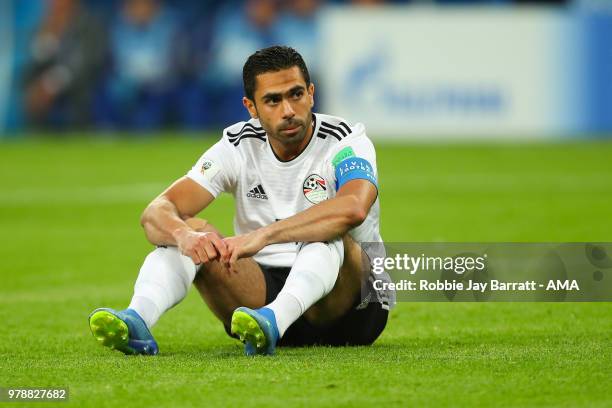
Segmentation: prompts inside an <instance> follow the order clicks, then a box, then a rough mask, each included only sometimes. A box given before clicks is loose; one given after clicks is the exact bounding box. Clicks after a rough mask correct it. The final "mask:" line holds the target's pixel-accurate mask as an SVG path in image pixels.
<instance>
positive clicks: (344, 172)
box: [336, 157, 378, 191]
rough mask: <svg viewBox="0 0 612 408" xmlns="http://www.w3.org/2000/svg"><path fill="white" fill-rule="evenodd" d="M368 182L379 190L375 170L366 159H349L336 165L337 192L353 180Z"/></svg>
mask: <svg viewBox="0 0 612 408" xmlns="http://www.w3.org/2000/svg"><path fill="white" fill-rule="evenodd" d="M357 179H363V180H368V181H369V182H371V183H372V184H374V187H376V188H377V189H378V181H377V180H376V175H375V174H374V168H373V167H372V165H371V164H370V162H368V161H367V160H366V159H363V158H361V157H349V158H347V159H344V160H342V161H341V162H340V163H338V164H337V165H336V191H337V190H338V189H340V187H342V186H343V185H345V184H346V183H348V182H349V181H351V180H357Z"/></svg>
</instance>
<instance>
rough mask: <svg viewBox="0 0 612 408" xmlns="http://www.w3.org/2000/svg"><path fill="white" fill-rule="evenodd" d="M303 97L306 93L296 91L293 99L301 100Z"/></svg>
mask: <svg viewBox="0 0 612 408" xmlns="http://www.w3.org/2000/svg"><path fill="white" fill-rule="evenodd" d="M303 95H304V91H296V92H294V93H293V97H294V98H295V99H299V98H301V97H302V96H303Z"/></svg>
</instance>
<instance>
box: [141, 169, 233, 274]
mask: <svg viewBox="0 0 612 408" xmlns="http://www.w3.org/2000/svg"><path fill="white" fill-rule="evenodd" d="M214 199H215V197H214V196H213V195H212V194H211V193H210V192H208V191H207V190H206V189H204V188H202V187H201V186H200V185H199V184H197V183H196V182H195V181H193V180H191V179H190V178H188V177H182V178H180V179H179V180H177V181H175V182H174V183H173V184H172V185H171V186H170V187H168V189H166V191H164V192H163V193H162V194H160V195H159V196H158V197H157V198H155V199H154V200H153V201H152V202H151V203H150V204H149V205H148V206H147V208H146V209H145V210H144V212H143V214H142V217H141V219H140V223H141V225H142V226H143V228H144V230H145V235H146V237H147V239H148V240H149V242H151V243H152V244H153V245H170V246H177V247H178V248H179V250H180V251H181V253H182V254H183V255H186V256H189V257H190V258H191V259H192V260H193V262H194V263H196V264H200V263H205V262H208V261H210V260H212V259H215V258H216V257H217V256H218V253H220V254H221V255H222V256H224V255H226V254H227V252H226V251H227V249H226V245H225V243H224V242H223V240H221V238H220V237H219V236H218V235H216V234H214V233H205V232H198V231H196V230H194V229H193V228H192V227H191V226H189V225H188V223H187V222H185V220H187V219H188V218H191V217H194V216H195V215H196V214H198V213H199V212H200V211H202V210H203V209H204V208H206V207H207V206H208V205H209V204H210V203H211V202H212V201H213V200H214Z"/></svg>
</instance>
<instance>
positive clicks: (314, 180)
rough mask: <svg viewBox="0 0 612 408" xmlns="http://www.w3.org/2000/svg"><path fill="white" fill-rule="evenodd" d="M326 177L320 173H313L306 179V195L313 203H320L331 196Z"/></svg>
mask: <svg viewBox="0 0 612 408" xmlns="http://www.w3.org/2000/svg"><path fill="white" fill-rule="evenodd" d="M326 184H327V183H326V182H325V179H324V178H323V177H321V176H319V175H318V174H311V175H309V176H308V177H306V180H304V186H303V191H304V197H306V199H307V200H308V201H310V202H311V203H313V204H319V203H320V202H321V201H325V200H327V199H328V198H329V196H328V192H327V185H326Z"/></svg>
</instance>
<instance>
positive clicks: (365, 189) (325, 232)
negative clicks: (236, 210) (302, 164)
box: [224, 179, 377, 263]
mask: <svg viewBox="0 0 612 408" xmlns="http://www.w3.org/2000/svg"><path fill="white" fill-rule="evenodd" d="M376 196H377V189H376V187H375V186H374V184H372V183H371V182H369V181H367V180H363V179H356V180H351V181H349V182H347V183H346V184H344V185H343V186H342V187H340V189H339V190H338V193H337V194H336V197H334V198H332V199H330V200H326V201H323V202H322V203H319V204H317V205H315V206H313V207H310V208H309V209H307V210H305V211H302V212H300V213H298V214H295V215H294V216H292V217H289V218H286V219H284V220H281V221H278V222H275V223H273V224H270V225H268V226H266V227H263V228H260V229H258V230H256V231H253V232H251V233H249V234H245V235H241V236H237V237H231V238H227V239H225V242H226V243H227V245H228V249H229V253H230V254H231V259H230V258H225V259H224V260H225V261H226V262H230V263H234V262H235V261H236V260H237V259H239V258H244V257H248V256H252V255H254V254H256V253H257V252H259V251H260V250H261V249H262V248H263V247H265V246H267V245H271V244H278V243H283V242H315V241H329V240H332V239H335V238H337V237H339V236H342V235H344V234H346V233H347V232H348V231H349V230H350V229H352V228H354V227H356V226H358V225H360V224H361V223H362V222H363V221H364V220H365V219H366V217H367V215H368V213H369V211H370V207H372V204H374V202H375V201H376Z"/></svg>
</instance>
